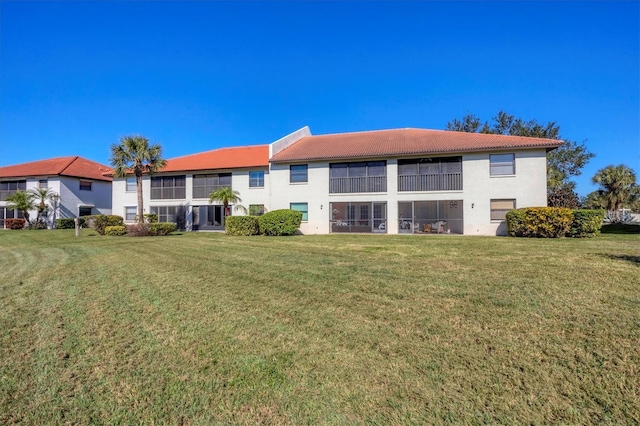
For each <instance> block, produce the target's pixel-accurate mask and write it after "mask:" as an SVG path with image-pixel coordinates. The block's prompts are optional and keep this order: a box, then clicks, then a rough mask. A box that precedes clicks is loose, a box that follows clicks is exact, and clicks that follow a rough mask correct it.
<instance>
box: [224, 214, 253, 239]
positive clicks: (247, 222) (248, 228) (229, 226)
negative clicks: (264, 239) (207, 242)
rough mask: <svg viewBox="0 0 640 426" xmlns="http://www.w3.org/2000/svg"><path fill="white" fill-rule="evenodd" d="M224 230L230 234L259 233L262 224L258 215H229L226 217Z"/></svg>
mask: <svg viewBox="0 0 640 426" xmlns="http://www.w3.org/2000/svg"><path fill="white" fill-rule="evenodd" d="M224 230H225V232H226V233H227V234H228V235H239V236H249V235H258V233H259V232H260V225H259V223H258V217H257V216H227V217H226V218H225V219H224Z"/></svg>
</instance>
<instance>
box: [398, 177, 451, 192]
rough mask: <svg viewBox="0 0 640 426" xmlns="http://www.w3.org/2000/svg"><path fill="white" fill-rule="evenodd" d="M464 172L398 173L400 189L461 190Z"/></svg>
mask: <svg viewBox="0 0 640 426" xmlns="http://www.w3.org/2000/svg"><path fill="white" fill-rule="evenodd" d="M461 190H462V173H437V174H429V175H398V191H461Z"/></svg>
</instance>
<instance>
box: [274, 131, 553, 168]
mask: <svg viewBox="0 0 640 426" xmlns="http://www.w3.org/2000/svg"><path fill="white" fill-rule="evenodd" d="M561 144H562V141H560V140H555V139H538V138H526V137H521V136H503V135H487V134H481V133H464V132H452V131H445V130H427V129H392V130H373V131H367V132H353V133H336V134H330V135H318V136H307V137H304V138H302V139H300V140H299V141H297V142H295V143H294V144H292V145H290V146H289V147H287V148H285V149H283V150H282V151H280V152H278V153H277V154H275V155H274V156H273V157H271V162H273V163H279V162H291V161H312V160H334V159H347V158H367V157H388V156H404V155H418V154H432V153H433V154H436V153H447V152H451V153H454V152H455V153H462V152H469V151H490V150H504V149H524V148H549V149H552V148H557V147H558V146H560V145H561Z"/></svg>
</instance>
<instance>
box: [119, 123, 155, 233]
mask: <svg viewBox="0 0 640 426" xmlns="http://www.w3.org/2000/svg"><path fill="white" fill-rule="evenodd" d="M166 164H167V161H166V160H165V159H163V158H162V147H161V146H160V145H159V144H153V145H149V139H147V138H145V137H144V136H139V135H135V136H125V137H123V138H120V144H112V145H111V165H112V166H113V175H114V176H115V177H118V178H123V177H126V176H127V175H128V174H133V175H134V176H135V177H136V189H137V193H138V223H143V221H144V214H143V212H144V208H143V198H142V176H143V175H145V174H148V175H152V174H154V173H157V172H159V171H160V170H162V169H163V168H164V167H165V166H166Z"/></svg>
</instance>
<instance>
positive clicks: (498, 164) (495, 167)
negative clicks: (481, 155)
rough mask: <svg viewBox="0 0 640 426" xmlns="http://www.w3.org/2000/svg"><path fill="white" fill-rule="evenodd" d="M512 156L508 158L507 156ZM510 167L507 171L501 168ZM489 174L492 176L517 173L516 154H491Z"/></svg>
mask: <svg viewBox="0 0 640 426" xmlns="http://www.w3.org/2000/svg"><path fill="white" fill-rule="evenodd" d="M508 156H509V157H511V158H510V159H507V157H508ZM503 168H510V170H507V171H506V172H505V171H503V170H501V169H503ZM489 174H490V175H491V176H514V175H515V174H516V154H515V153H505V154H491V155H489Z"/></svg>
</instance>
